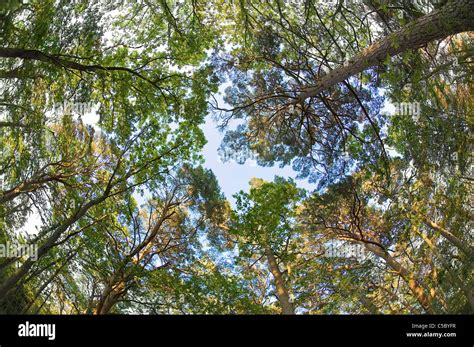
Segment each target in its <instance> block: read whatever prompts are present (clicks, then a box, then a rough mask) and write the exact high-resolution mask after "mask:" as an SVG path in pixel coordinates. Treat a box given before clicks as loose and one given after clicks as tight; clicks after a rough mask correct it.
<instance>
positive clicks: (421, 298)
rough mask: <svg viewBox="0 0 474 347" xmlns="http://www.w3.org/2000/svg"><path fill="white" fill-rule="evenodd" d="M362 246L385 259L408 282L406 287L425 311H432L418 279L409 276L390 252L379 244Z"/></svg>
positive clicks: (431, 312) (428, 299)
mask: <svg viewBox="0 0 474 347" xmlns="http://www.w3.org/2000/svg"><path fill="white" fill-rule="evenodd" d="M364 246H365V248H366V249H367V250H368V251H370V252H371V253H373V254H375V255H376V256H378V257H380V258H382V259H383V260H385V262H386V263H387V265H388V266H389V267H390V268H391V269H392V270H394V271H396V272H397V273H398V274H399V275H400V276H401V277H402V278H403V279H404V280H405V282H406V283H407V284H408V287H409V288H410V291H411V292H412V293H413V295H414V296H415V298H416V299H417V300H418V302H419V303H420V305H421V306H422V307H423V308H424V309H425V311H426V312H427V313H430V314H433V313H434V312H433V310H432V309H431V304H430V298H429V297H428V296H427V295H426V294H425V290H424V289H423V287H421V285H420V284H419V283H418V281H417V280H416V279H415V278H414V277H413V276H411V274H410V272H409V271H408V270H407V269H406V268H405V267H403V266H402V265H401V264H400V263H399V262H398V261H396V260H395V259H394V258H393V257H392V256H391V255H390V254H388V253H387V252H386V251H385V250H383V249H381V248H380V247H379V246H376V245H374V244H371V243H364Z"/></svg>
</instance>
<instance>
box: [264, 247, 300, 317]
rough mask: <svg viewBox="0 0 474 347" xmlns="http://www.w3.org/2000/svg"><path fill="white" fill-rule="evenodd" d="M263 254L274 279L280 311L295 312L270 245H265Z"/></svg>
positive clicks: (284, 312)
mask: <svg viewBox="0 0 474 347" xmlns="http://www.w3.org/2000/svg"><path fill="white" fill-rule="evenodd" d="M265 255H266V257H267V260H268V265H269V268H270V272H271V273H272V275H273V279H274V280H275V287H276V292H277V297H278V301H279V302H280V305H281V313H282V314H295V309H294V307H293V304H292V303H291V301H290V295H289V294H288V289H287V288H286V284H285V280H284V279H283V275H282V273H281V271H280V268H279V267H278V263H277V261H276V259H275V255H274V254H273V251H272V250H271V249H270V247H267V248H266V249H265Z"/></svg>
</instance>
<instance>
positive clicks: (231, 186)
mask: <svg viewBox="0 0 474 347" xmlns="http://www.w3.org/2000/svg"><path fill="white" fill-rule="evenodd" d="M201 129H202V130H203V132H204V134H205V135H206V139H207V141H208V142H207V144H206V146H204V150H203V156H204V159H205V165H204V166H205V167H207V168H209V169H211V170H212V171H213V172H214V174H215V175H216V177H217V180H218V181H219V184H220V186H221V190H222V192H223V193H224V194H225V196H226V198H227V199H228V200H229V201H230V202H231V203H232V204H234V202H235V200H234V199H233V198H232V195H233V194H235V193H237V192H239V191H240V190H244V191H248V189H249V182H250V179H251V178H252V177H257V178H262V179H264V180H266V181H273V178H274V177H275V176H283V177H286V178H287V177H292V178H294V179H295V180H296V175H297V173H296V172H295V171H293V170H292V169H291V167H284V168H282V169H281V168H279V167H278V166H274V167H262V166H259V165H257V163H256V162H255V160H247V161H246V162H245V164H242V165H241V164H238V163H237V162H235V161H227V162H223V161H222V160H221V158H219V154H218V149H219V146H220V144H221V142H222V139H223V137H224V133H222V132H220V131H219V130H218V129H217V123H216V122H215V121H214V120H213V119H212V117H211V115H208V116H207V118H206V123H205V124H204V125H203V126H201ZM296 183H297V185H298V186H299V187H300V188H305V189H308V190H313V189H314V188H315V185H314V184H310V183H308V181H307V180H296Z"/></svg>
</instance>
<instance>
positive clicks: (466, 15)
mask: <svg viewBox="0 0 474 347" xmlns="http://www.w3.org/2000/svg"><path fill="white" fill-rule="evenodd" d="M470 30H474V1H473V0H456V1H451V2H449V3H448V4H447V5H445V6H443V7H442V8H441V9H439V10H437V11H433V12H431V13H430V14H427V15H425V16H423V17H420V18H418V19H417V20H415V21H413V22H410V23H408V24H407V25H406V26H404V27H403V28H401V29H399V30H397V31H395V32H394V33H392V34H390V35H388V36H386V37H385V38H383V39H381V40H379V41H377V42H375V43H374V44H372V45H370V46H369V47H367V48H366V49H364V50H363V51H362V52H361V53H359V54H358V55H356V56H355V57H353V58H351V59H349V61H347V62H346V63H345V64H344V66H341V67H338V68H336V69H334V70H332V71H330V72H329V73H328V74H326V75H324V76H323V77H321V79H320V80H319V81H317V83H316V84H315V85H312V86H308V87H306V88H303V90H302V91H301V93H300V94H299V95H298V97H297V101H296V102H297V103H303V101H304V100H305V99H307V98H310V97H315V96H317V95H318V94H320V93H321V92H322V91H324V90H327V89H328V88H330V87H332V86H334V85H336V84H337V83H340V82H343V81H344V80H346V79H347V78H349V77H351V76H353V75H355V74H358V73H360V72H362V71H364V70H365V69H367V68H369V67H371V66H376V65H379V64H382V63H383V62H384V61H385V59H386V58H387V57H393V56H395V55H397V54H400V53H403V52H405V51H407V50H410V49H417V48H420V47H422V46H424V45H426V44H427V43H428V42H431V41H434V40H439V39H443V38H445V37H447V36H449V35H453V34H457V33H460V32H464V31H470Z"/></svg>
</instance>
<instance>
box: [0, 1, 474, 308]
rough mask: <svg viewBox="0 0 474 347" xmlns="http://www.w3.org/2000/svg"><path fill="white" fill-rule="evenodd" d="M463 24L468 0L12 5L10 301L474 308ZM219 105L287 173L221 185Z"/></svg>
mask: <svg viewBox="0 0 474 347" xmlns="http://www.w3.org/2000/svg"><path fill="white" fill-rule="evenodd" d="M473 30H474V3H473V1H470V0H447V1H422V2H409V1H404V0H395V1H385V0H360V1H353V2H349V1H343V0H338V1H334V2H332V3H327V2H321V1H315V0H306V1H303V0H301V1H282V0H272V1H226V0H211V1H204V0H186V1H172V0H140V1H101V0H89V1H67V0H29V1H25V0H8V1H3V2H2V4H1V5H0V91H1V93H0V246H1V248H0V313H23V314H25V313H28V314H110V313H123V314H129V313H151V314H248V313H252V314H339V313H349V314H365V313H370V314H409V313H410V314H420V313H433V314H446V313H474V290H473V288H474V276H473V270H474V268H473V267H474V234H473V232H472V230H473V226H474V225H473V220H474V218H473V217H474V215H473V210H472V205H473V196H474V195H473V193H474V191H473V185H472V184H473V180H474V178H473V168H474V166H473V156H472V153H473V144H474V142H473V132H472V131H473V126H474V123H473V117H472V115H473V111H474V108H473V105H474V96H473V94H472V90H473V88H472V85H473V84H472V83H473V81H472V76H473V47H474V46H473V40H474V34H473ZM394 110H395V111H394ZM209 117H212V118H213V119H215V121H216V126H218V127H219V128H220V129H221V130H222V132H223V133H224V140H223V142H222V144H221V146H220V149H219V155H220V156H221V157H222V159H223V160H233V159H235V160H237V161H238V162H240V163H242V162H245V160H247V159H255V160H256V161H257V163H258V165H261V166H268V167H273V166H275V165H279V166H281V167H285V166H290V167H291V168H292V169H293V170H294V171H295V172H296V173H297V175H298V176H297V179H296V180H293V179H291V178H289V177H279V176H275V178H274V180H273V181H264V180H262V179H260V178H258V177H255V178H253V179H252V180H251V182H249V187H242V190H241V191H240V192H238V193H236V194H235V195H234V196H233V200H232V199H230V198H231V197H230V196H226V195H225V194H224V192H223V191H222V189H221V187H220V185H219V180H218V177H216V175H215V174H214V173H213V172H212V170H210V169H209V168H207V167H205V158H204V156H203V154H202V153H203V147H204V145H205V144H206V142H207V139H206V135H207V134H206V133H205V132H204V131H203V127H202V125H203V123H204V122H205V120H206V119H208V118H209ZM215 155H218V153H216V154H215ZM227 175H229V176H232V172H231V171H229V172H228V173H227ZM300 180H308V181H309V182H311V183H314V187H315V188H314V189H313V190H305V189H303V188H301V187H300V185H299V184H298V183H299V182H300ZM232 201H234V203H233V202H232ZM35 221H36V222H35ZM18 249H24V250H27V251H28V252H24V253H22V254H20V253H19V252H13V250H18Z"/></svg>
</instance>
